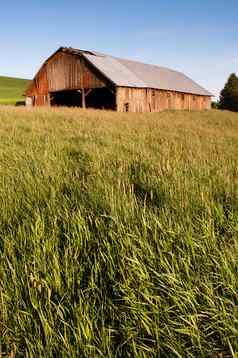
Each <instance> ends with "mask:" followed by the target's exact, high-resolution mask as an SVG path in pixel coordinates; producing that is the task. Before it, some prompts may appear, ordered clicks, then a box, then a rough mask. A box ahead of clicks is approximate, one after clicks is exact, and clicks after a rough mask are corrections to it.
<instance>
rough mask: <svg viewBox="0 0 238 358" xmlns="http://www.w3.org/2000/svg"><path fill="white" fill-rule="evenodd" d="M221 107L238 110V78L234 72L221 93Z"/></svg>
mask: <svg viewBox="0 0 238 358" xmlns="http://www.w3.org/2000/svg"><path fill="white" fill-rule="evenodd" d="M220 108H221V109H228V110H230V111H237V112H238V78H237V76H236V74H235V73H232V74H231V75H230V77H229V78H228V80H227V82H226V84H225V87H224V89H223V90H222V91H221V95H220Z"/></svg>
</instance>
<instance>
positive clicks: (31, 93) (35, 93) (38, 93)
mask: <svg viewBox="0 0 238 358" xmlns="http://www.w3.org/2000/svg"><path fill="white" fill-rule="evenodd" d="M48 92H49V86H48V78H47V69H46V66H43V67H42V68H41V69H40V71H39V72H38V74H37V76H36V78H35V79H34V80H33V81H32V83H31V85H30V87H29V88H28V89H27V91H26V96H27V97H32V98H33V102H32V103H33V105H35V106H44V105H48V104H49V96H48Z"/></svg>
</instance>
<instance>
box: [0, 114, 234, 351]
mask: <svg viewBox="0 0 238 358" xmlns="http://www.w3.org/2000/svg"><path fill="white" fill-rule="evenodd" d="M0 137H1V138H0V191H1V195H0V200H1V202H0V209H1V210H0V235H1V240H0V337H1V338H0V352H2V355H3V356H11V357H13V356H14V355H16V356H19V357H20V356H22V357H113V358H114V357H123V358H124V357H235V356H236V354H237V352H238V341H237V337H238V309H237V307H238V299H237V292H238V280H237V259H238V256H237V253H238V221H237V217H238V156H237V153H238V114H234V113H229V112H216V111H213V112H204V113H187V112H180V113H178V112H165V113H161V114H116V113H110V112H97V111H83V110H69V109H61V110H60V109H58V110H50V111H46V110H44V109H41V110H31V111H29V110H28V111H26V110H25V109H21V108H19V109H14V108H10V107H9V108H7V107H2V108H0Z"/></svg>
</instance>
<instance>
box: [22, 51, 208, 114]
mask: <svg viewBox="0 0 238 358" xmlns="http://www.w3.org/2000/svg"><path fill="white" fill-rule="evenodd" d="M211 97H212V94H211V93H209V92H208V91H207V90H205V89H204V88H202V87H201V86H199V85H198V84H197V83H195V82H194V81H193V80H191V79H190V78H188V77H187V76H185V75H184V74H182V73H180V72H177V71H173V70H170V69H168V68H165V67H160V66H155V65H148V64H144V63H141V62H136V61H131V60H125V59H121V58H116V57H113V56H109V55H105V54H101V53H98V52H92V51H83V50H77V49H73V48H66V47H61V48H59V49H58V50H57V51H56V52H55V53H54V54H53V55H52V56H51V57H49V58H48V59H47V60H46V61H45V63H44V64H43V66H42V67H41V68H40V70H39V72H38V73H37V74H36V76H35V78H34V79H33V81H32V82H31V84H30V86H29V87H28V89H27V91H26V105H27V106H48V105H51V106H78V107H82V108H98V109H111V110H116V111H118V112H159V111H162V110H165V109H176V110H207V109H210V108H211Z"/></svg>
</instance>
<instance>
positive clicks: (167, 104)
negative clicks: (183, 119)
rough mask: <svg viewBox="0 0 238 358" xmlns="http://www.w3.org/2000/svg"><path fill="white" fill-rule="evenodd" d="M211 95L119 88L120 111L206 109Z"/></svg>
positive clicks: (118, 103)
mask: <svg viewBox="0 0 238 358" xmlns="http://www.w3.org/2000/svg"><path fill="white" fill-rule="evenodd" d="M210 108H211V97H207V96H198V95H192V94H187V93H180V92H173V91H164V90H153V89H144V88H127V87H118V88H117V111H118V112H160V111H163V110H166V109H176V110H198V111H199V110H206V109H210Z"/></svg>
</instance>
